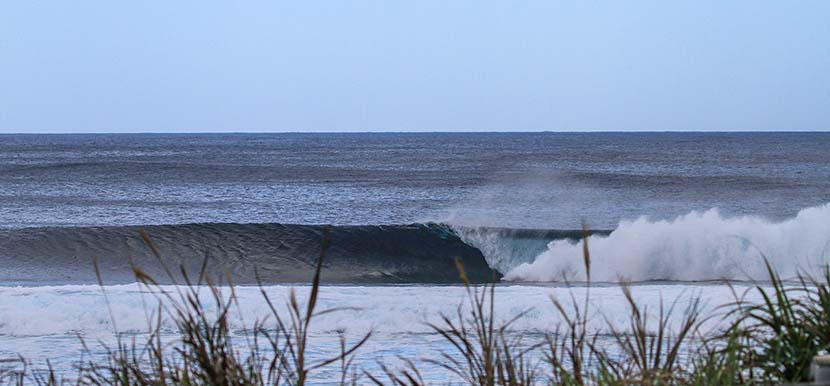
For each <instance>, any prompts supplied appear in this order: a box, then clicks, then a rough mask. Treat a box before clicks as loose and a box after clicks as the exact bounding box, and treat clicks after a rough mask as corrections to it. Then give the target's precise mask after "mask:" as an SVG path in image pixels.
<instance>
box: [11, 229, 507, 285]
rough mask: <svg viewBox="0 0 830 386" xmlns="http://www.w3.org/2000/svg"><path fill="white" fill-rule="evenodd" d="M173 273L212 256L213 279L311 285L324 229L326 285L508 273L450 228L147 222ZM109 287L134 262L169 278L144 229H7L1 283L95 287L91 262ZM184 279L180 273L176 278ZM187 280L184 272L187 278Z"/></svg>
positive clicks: (124, 278)
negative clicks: (460, 266)
mask: <svg viewBox="0 0 830 386" xmlns="http://www.w3.org/2000/svg"><path fill="white" fill-rule="evenodd" d="M143 228H144V229H145V230H146V232H147V234H149V236H150V238H151V239H152V241H153V244H154V245H155V246H156V247H157V249H158V250H159V251H160V253H161V254H162V256H163V258H164V261H165V263H166V264H165V265H167V266H168V267H170V268H171V270H173V271H174V272H178V271H179V270H178V267H180V266H182V267H184V268H185V269H186V270H187V272H189V273H190V274H191V275H194V276H195V275H197V274H198V272H199V271H200V268H201V266H202V264H203V262H204V261H205V259H207V269H208V272H209V273H210V274H211V276H212V277H214V278H217V277H219V276H221V277H225V276H226V275H230V277H231V278H232V279H233V281H234V283H237V284H252V283H256V282H257V277H259V278H260V279H261V281H262V282H263V283H265V284H273V283H308V282H309V281H310V280H311V276H312V272H313V267H314V263H315V261H316V259H317V258H318V256H319V254H320V249H321V241H322V240H323V233H324V232H326V231H327V232H328V239H329V242H330V247H329V249H328V251H327V254H326V257H325V260H324V269H323V274H322V280H323V282H325V283H458V280H459V277H458V271H457V269H456V266H455V259H456V258H459V259H461V261H462V262H463V264H464V267H465V269H466V271H467V275H468V276H469V278H470V280H472V281H475V282H485V281H492V280H494V279H496V280H497V279H499V278H500V277H501V275H500V274H498V273H497V272H494V271H493V270H492V269H490V267H489V266H488V265H487V263H486V261H485V259H484V256H483V255H482V254H481V252H480V251H479V250H478V249H476V248H474V247H471V246H469V245H467V244H465V243H464V242H463V241H462V240H461V239H460V238H459V237H458V235H456V234H455V233H454V232H453V231H452V229H450V228H449V227H448V226H446V225H441V224H412V225H391V226H369V225H367V226H324V225H285V224H185V225H156V226H145V227H143ZM93 257H95V258H97V259H98V262H99V267H100V270H101V274H102V276H103V279H104V281H105V282H106V283H108V284H118V283H131V282H134V281H135V280H134V275H133V273H132V270H131V266H130V263H129V261H130V259H133V261H134V262H135V263H136V264H137V265H138V266H139V267H141V268H142V269H143V270H145V271H146V272H147V273H149V274H150V275H152V276H153V277H154V278H155V279H157V280H160V281H161V282H170V281H172V280H170V279H169V278H168V275H166V274H165V273H164V272H165V271H164V267H163V266H162V265H161V264H159V261H158V259H156V258H155V257H154V256H153V255H152V254H151V251H150V250H149V248H148V247H147V245H145V243H144V242H143V241H142V239H141V237H140V236H139V227H133V226H127V227H65V228H63V227H61V228H28V229H17V230H7V231H2V232H0V266H2V267H3V269H2V270H0V282H2V283H5V284H14V283H16V284H37V285H41V284H90V283H95V282H96V278H95V273H94V269H93V265H92V258H93ZM173 279H176V278H173ZM179 279H180V278H179Z"/></svg>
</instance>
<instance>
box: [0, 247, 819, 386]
mask: <svg viewBox="0 0 830 386" xmlns="http://www.w3.org/2000/svg"><path fill="white" fill-rule="evenodd" d="M142 237H143V238H144V240H145V242H146V244H147V246H148V248H150V250H151V251H152V252H153V254H154V255H156V257H158V259H159V261H161V262H162V265H163V264H164V263H163V262H164V260H163V259H162V257H161V254H160V253H159V251H157V250H156V248H155V247H154V245H153V243H152V242H151V241H150V239H149V237H147V235H146V234H142ZM583 245H584V246H585V249H584V251H583V252H584V253H583V254H584V259H585V261H584V265H585V269H586V272H587V277H588V279H589V283H588V285H587V286H585V287H582V289H580V290H581V291H585V292H586V294H585V295H586V296H585V297H584V298H585V301H584V302H579V301H577V300H576V299H577V297H576V296H575V294H574V292H573V291H576V289H573V290H572V292H571V297H570V298H569V299H552V305H551V307H555V308H556V310H557V312H558V313H559V315H560V316H561V318H562V320H563V322H562V323H561V324H560V325H558V326H552V327H553V330H552V331H551V332H550V333H549V334H547V335H546V336H545V337H544V338H542V339H538V338H537V340H538V341H537V342H527V341H523V340H522V339H523V338H522V337H521V336H519V335H517V334H516V333H514V332H513V331H512V325H513V324H514V323H515V322H516V321H517V320H519V319H520V318H522V317H524V314H523V313H520V314H519V315H518V316H516V317H515V318H513V319H511V320H508V321H505V322H497V320H496V318H495V315H494V312H493V310H494V305H495V302H496V292H495V284H492V285H484V286H474V285H472V284H470V282H469V281H468V280H467V278H466V276H465V275H464V269H463V266H461V265H460V263H459V264H458V268H459V272H460V280H461V282H462V283H463V284H464V286H465V288H466V299H465V302H466V306H467V307H463V308H462V307H459V308H458V311H457V313H455V314H453V315H438V316H437V317H436V320H437V322H435V323H434V324H430V327H431V329H432V330H433V331H434V333H435V334H437V335H438V336H440V337H441V338H442V339H443V340H445V341H446V342H447V343H448V344H449V346H448V347H451V348H452V350H454V351H453V352H444V353H442V355H441V356H440V358H439V359H421V358H401V359H402V362H403V365H401V366H397V367H391V366H390V365H387V364H383V363H381V364H380V369H381V370H380V371H379V372H377V373H370V372H367V371H363V370H361V369H357V368H355V366H353V363H354V359H355V357H356V355H358V354H359V349H360V347H361V346H363V345H364V344H365V343H366V342H367V341H369V340H370V339H371V333H369V334H366V335H364V336H362V337H360V338H359V339H357V340H355V341H352V342H347V340H346V338H345V337H341V344H340V350H339V352H338V353H336V354H334V355H332V356H330V357H328V358H322V359H315V360H311V359H309V355H308V353H309V351H310V347H309V344H310V343H309V331H310V326H311V321H312V320H313V319H314V318H315V317H318V316H320V315H323V314H328V313H332V312H338V311H340V310H338V309H322V310H321V309H318V307H317V300H318V295H319V291H320V289H321V287H320V272H321V269H322V266H323V264H322V263H323V260H324V258H325V255H326V249H327V248H328V240H327V239H324V242H323V247H322V249H321V251H320V254H319V256H318V259H317V264H316V269H315V271H314V276H313V279H312V282H311V288H310V293H309V294H308V300H307V302H305V304H300V302H299V301H298V298H297V296H296V294H295V293H294V292H293V291H292V292H290V294H289V296H288V299H286V300H285V301H286V303H287V304H286V305H287V308H286V309H287V311H283V312H280V311H278V307H276V306H275V303H274V301H273V300H272V299H271V298H269V296H268V295H267V294H266V292H265V291H264V290H263V291H261V292H262V297H263V300H264V301H265V304H267V306H268V308H269V310H270V315H269V317H268V318H265V319H262V320H258V321H256V322H255V323H254V328H253V329H251V330H250V332H249V333H248V335H249V336H248V337H247V338H248V339H247V340H246V343H245V344H244V345H241V346H239V345H238V343H235V341H234V340H232V339H231V331H230V327H229V323H228V318H229V317H230V316H229V315H231V313H232V312H233V311H234V309H235V306H236V296H235V293H234V287H233V285H232V283H229V282H227V283H223V284H225V285H222V286H220V285H218V284H217V283H215V282H213V281H212V280H211V279H210V278H209V277H207V275H206V274H205V271H206V270H205V269H204V266H203V269H202V270H201V272H199V274H198V276H196V277H193V278H191V277H189V276H188V273H187V272H184V271H183V270H182V271H181V274H180V275H179V277H183V278H184V282H183V283H181V284H180V285H178V286H176V287H174V288H175V290H174V291H165V290H163V289H162V287H161V286H159V285H158V283H157V282H156V281H155V280H153V278H152V277H150V276H149V275H147V274H146V273H144V272H143V271H142V270H141V269H140V268H139V267H134V268H133V269H134V273H135V276H136V279H137V280H138V281H139V283H141V284H142V285H143V286H144V287H145V288H146V289H147V290H148V291H150V292H152V293H153V294H154V295H155V296H156V298H157V300H158V301H159V302H158V307H156V308H154V309H153V310H149V311H151V314H152V315H153V316H154V318H153V319H152V320H151V322H150V324H151V326H150V327H151V328H150V334H149V335H148V336H147V337H146V339H143V340H142V341H140V342H136V341H135V340H132V341H127V340H124V339H121V337H119V340H118V343H117V345H116V346H115V347H109V348H104V349H105V350H106V353H107V354H106V358H105V359H104V360H87V361H80V362H79V363H80V364H79V366H78V369H77V370H78V372H77V376H75V377H72V378H71V379H67V378H64V377H58V375H57V374H56V372H55V371H53V370H52V369H51V368H49V366H48V365H47V368H45V369H32V368H31V366H29V364H28V362H27V361H26V360H24V359H20V360H10V361H5V362H0V384H7V385H23V384H37V385H113V386H115V385H124V386H126V385H148V386H149V385H239V386H243V385H292V386H293V385H297V386H301V385H306V384H312V383H313V384H319V383H326V384H339V385H348V384H375V385H399V386H405V385H409V386H417V385H424V384H426V382H425V381H424V380H423V377H422V373H421V370H420V369H419V368H423V367H424V366H431V367H433V368H434V367H439V368H443V369H444V370H446V372H447V375H448V377H449V376H452V377H453V379H455V380H456V381H455V382H456V383H461V384H468V385H493V386H495V385H534V384H553V385H739V384H776V383H787V382H805V381H808V380H809V379H810V372H809V369H810V365H811V361H812V358H813V357H814V356H815V355H817V354H820V353H824V352H826V350H827V349H828V347H830V270H828V269H827V268H826V267H825V268H824V269H823V270H822V272H821V275H820V276H818V277H815V276H813V275H811V274H810V273H807V272H803V273H802V274H800V275H799V276H798V280H797V281H796V282H795V283H791V284H785V283H784V282H783V281H782V280H781V279H780V277H779V276H778V275H777V274H776V273H775V271H774V270H773V269H772V268H771V267H770V266H769V265H767V268H768V274H769V282H770V285H769V286H767V287H763V286H757V287H754V288H752V289H750V290H749V291H752V292H754V293H756V294H758V295H760V298H761V299H762V301H761V302H756V303H752V302H748V301H745V300H744V299H745V298H746V297H745V295H746V294H747V293H737V291H735V292H734V293H735V301H734V302H733V303H731V304H729V305H727V306H726V307H725V309H723V310H721V311H722V312H721V313H720V316H712V315H704V314H703V312H702V310H701V307H700V304H699V302H698V301H693V302H692V303H691V304H690V305H689V306H688V307H686V308H685V309H683V310H677V309H676V308H675V306H674V303H671V304H668V305H664V304H662V303H661V304H660V306H659V307H658V308H657V309H648V308H647V307H644V306H640V305H638V304H637V302H636V301H635V299H634V296H632V293H631V290H630V288H629V287H628V286H626V285H622V286H621V291H622V292H623V294H624V295H625V299H626V302H627V310H628V313H627V315H626V316H627V320H628V324H627V325H626V326H625V327H622V328H621V327H619V326H616V325H614V324H612V323H610V321H609V322H607V327H608V328H607V330H608V332H609V334H610V340H609V339H605V340H603V341H602V342H600V341H599V339H598V337H599V336H598V335H597V334H596V333H595V332H591V331H589V327H588V324H589V315H593V314H592V313H591V312H590V309H589V308H590V303H589V302H588V299H589V298H590V291H591V286H590V268H591V264H590V253H589V251H588V247H587V242H586V243H584V244H583ZM163 266H164V265H163ZM96 270H97V269H96ZM165 270H166V272H167V275H168V276H169V277H170V279H171V280H172V279H174V278H175V277H176V276H175V275H174V274H173V272H172V270H170V269H168V268H167V267H166V266H165ZM98 277H99V282H101V277H100V274H99V275H98ZM205 287H206V288H208V289H209V290H208V291H205V290H204V288H205ZM101 288H102V291H104V287H103V285H102V287H101ZM104 294H105V295H106V293H104ZM208 306H210V307H208ZM209 308H210V310H211V311H210V312H208V309H209ZM677 314H680V316H681V317H680V323H679V324H677V323H675V324H671V323H670V320H673V315H677ZM163 316H165V317H169V318H171V319H172V320H174V321H175V324H176V328H177V330H178V331H179V332H180V337H179V339H177V340H176V341H174V342H172V343H163V342H162V339H161V320H162V317H163ZM714 317H723V318H728V320H730V321H731V322H730V324H729V326H728V328H726V329H725V330H723V331H719V332H716V333H713V332H710V331H704V330H703V324H704V322H706V321H707V320H709V319H711V318H714ZM236 342H238V340H237V341H236ZM539 351H541V352H542V353H543V355H542V359H538V355H531V352H535V353H538V352H539ZM535 358H536V359H535ZM323 369H325V370H327V371H326V373H325V374H326V375H325V376H322V375H319V373H320V372H321V370H323ZM331 370H334V371H331ZM333 373H336V374H339V376H336V377H332V376H331V374H333ZM315 375H317V376H316V377H315ZM449 382H451V379H448V381H447V383H449Z"/></svg>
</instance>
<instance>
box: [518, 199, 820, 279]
mask: <svg viewBox="0 0 830 386" xmlns="http://www.w3.org/2000/svg"><path fill="white" fill-rule="evenodd" d="M587 240H588V246H589V250H590V257H591V276H592V277H591V279H592V280H594V281H609V282H611V281H617V280H621V279H623V280H633V281H649V280H678V281H696V280H718V279H738V280H740V279H752V280H754V279H765V278H767V272H766V268H765V266H764V259H765V258H766V259H767V260H768V261H769V262H770V263H771V265H772V266H773V268H774V269H775V270H776V271H777V272H778V273H779V274H781V275H782V276H783V277H785V278H787V277H793V276H795V275H796V274H797V272H798V270H804V271H806V272H815V271H816V270H817V269H819V268H820V267H821V266H823V265H826V264H827V258H828V249H830V204H825V205H821V206H817V207H811V208H806V209H802V210H801V211H799V212H798V214H797V215H796V216H795V217H793V218H790V219H787V220H784V221H780V222H773V221H768V220H765V219H763V218H760V217H756V216H742V217H724V216H722V215H721V214H720V212H719V211H718V210H717V209H710V210H707V211H704V212H697V211H693V212H690V213H688V214H686V215H683V216H679V217H677V218H675V219H673V220H661V221H653V220H650V219H649V218H648V217H640V218H638V219H636V220H633V221H623V222H621V223H620V224H619V226H618V227H617V228H616V229H615V230H614V231H613V232H611V233H610V234H609V235H607V236H604V235H593V236H590V237H588V239H587ZM582 251H583V246H582V242H581V241H580V242H573V241H568V240H555V241H552V242H550V243H549V244H548V246H547V250H545V251H544V252H542V253H541V254H539V255H538V256H537V257H536V258H535V259H534V260H533V261H532V262H530V263H522V264H519V265H518V266H516V267H515V268H513V269H511V270H510V271H509V272H508V273H507V274H506V275H505V280H509V281H559V280H576V281H583V280H586V279H587V277H586V272H585V268H584V263H583V252H582Z"/></svg>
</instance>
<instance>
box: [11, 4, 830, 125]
mask: <svg viewBox="0 0 830 386" xmlns="http://www.w3.org/2000/svg"><path fill="white" fill-rule="evenodd" d="M829 18H830V1H826V0H818V1H739V0H736V1H706V0H697V1H607V2H605V1H589V0H581V1H568V2H559V1H486V0H454V1H446V0H444V1H430V0H424V1H412V2H405V1H360V0H355V1H334V0H332V1H274V0H265V1H260V0H247V1H212V0H199V1H186V0H177V1H167V0H165V1H160V0H148V1H111V0H77V1H62V0H54V1H43V0H26V1H4V2H2V3H1V4H0V132H6V133H11V132H36V133H39V132H70V133H72V132H147V131H151V132H211V131H278V132H283V131H541V130H550V131H629V130H630V131H652V130H653V131H685V130H689V131H742V130H775V131H790V130H830V22H828V19H829Z"/></svg>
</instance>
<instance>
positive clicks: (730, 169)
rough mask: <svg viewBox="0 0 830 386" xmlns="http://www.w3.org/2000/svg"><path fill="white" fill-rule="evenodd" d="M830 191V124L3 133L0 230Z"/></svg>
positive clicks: (535, 215)
mask: <svg viewBox="0 0 830 386" xmlns="http://www.w3.org/2000/svg"><path fill="white" fill-rule="evenodd" d="M828 201H830V133H714V134H701V133H630V134H623V133H580V134H574V133H510V134H508V133H493V134H485V133H464V134H434V133H427V134H368V133H361V134H194V135H169V134H146V135H144V134H142V135H2V136H0V227H2V228H7V229H8V228H21V227H42V226H78V225H85V226H86V225H116V226H120V225H145V224H178V223H198V222H233V223H266V222H280V223H300V224H404V223H413V222H423V221H445V222H451V223H456V224H464V225H476V226H477V225H486V226H498V227H522V228H554V229H573V228H578V227H579V226H580V224H581V221H582V220H583V219H584V220H585V221H587V222H588V223H589V224H590V225H591V226H592V227H595V228H606V229H612V228H613V227H615V226H616V224H617V223H618V222H619V221H620V220H621V219H631V218H636V217H639V216H641V215H648V216H652V217H653V218H671V217H673V216H677V215H681V214H684V213H688V212H689V211H691V210H706V209H710V208H713V207H717V208H719V209H720V210H721V213H723V214H725V215H746V214H751V215H759V216H763V217H767V218H771V219H781V218H785V217H789V216H793V215H795V214H796V213H797V212H798V211H799V210H800V209H803V208H806V207H811V206H816V205H820V204H823V203H826V202H828Z"/></svg>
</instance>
